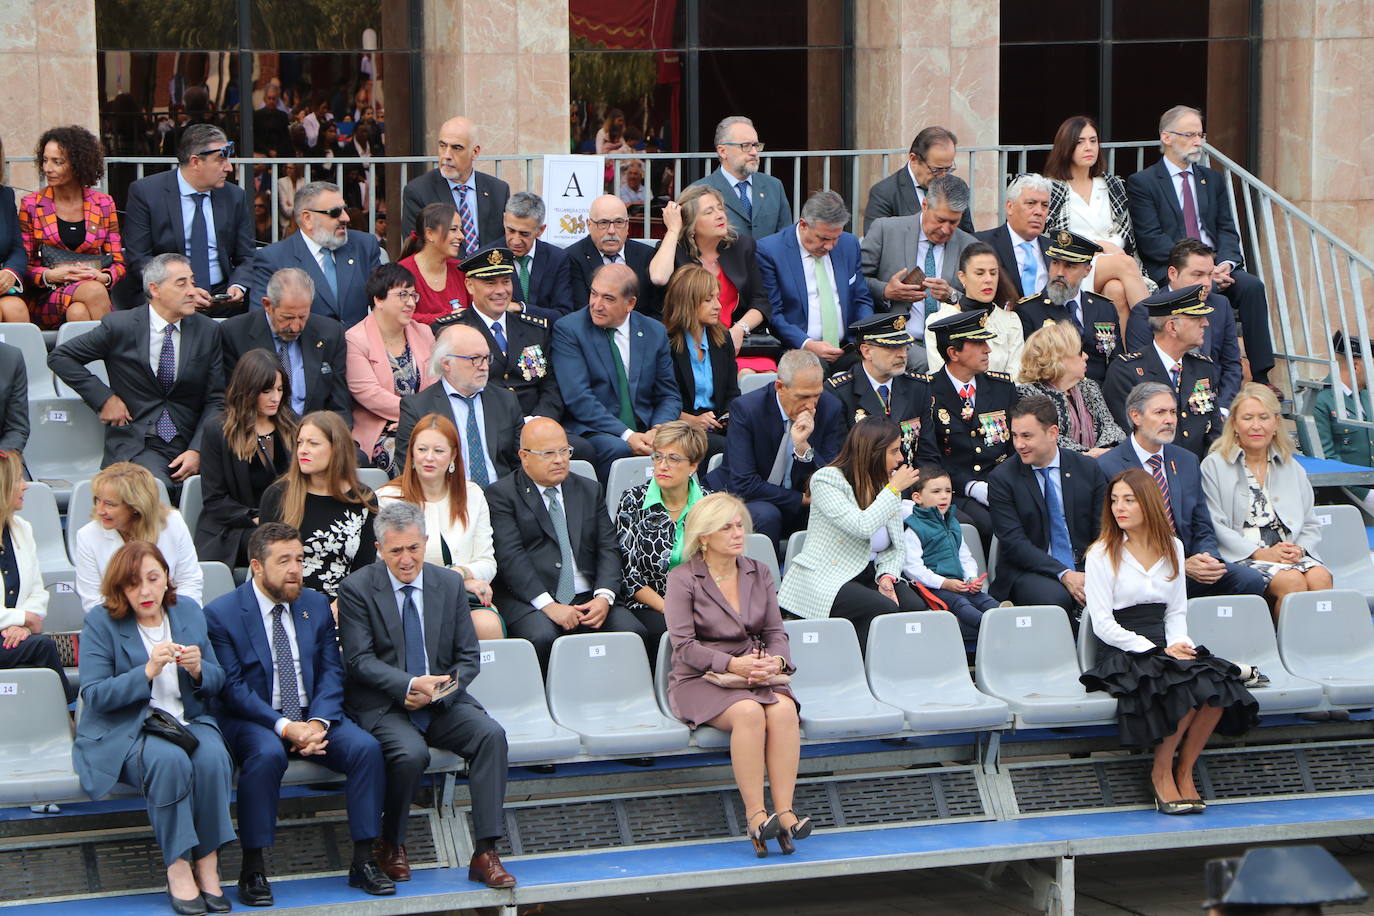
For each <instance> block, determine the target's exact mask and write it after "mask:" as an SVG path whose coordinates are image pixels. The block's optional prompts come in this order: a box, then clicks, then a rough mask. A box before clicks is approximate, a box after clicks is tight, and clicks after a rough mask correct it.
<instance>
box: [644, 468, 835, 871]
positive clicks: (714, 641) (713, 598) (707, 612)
mask: <svg viewBox="0 0 1374 916" xmlns="http://www.w3.org/2000/svg"><path fill="white" fill-rule="evenodd" d="M748 531H749V510H747V509H746V508H745V507H744V503H742V502H741V501H740V500H739V499H737V498H735V497H734V496H731V495H729V494H728V493H713V494H712V495H710V496H706V497H703V498H702V499H701V500H700V501H699V502H698V503H697V504H696V505H695V506H693V507H692V512H691V514H690V515H688V517H687V528H686V532H685V535H684V538H683V546H682V556H683V558H684V561H683V563H682V565H680V566H678V567H676V568H675V569H674V570H673V571H672V572H670V573H669V574H668V588H667V593H666V595H665V596H664V608H663V613H664V616H665V617H666V618H667V624H668V635H669V638H670V639H671V640H672V643H673V669H672V673H671V674H669V676H668V703H669V705H670V706H671V707H672V710H673V715H675V716H677V717H678V718H679V719H682V720H683V721H684V722H686V723H687V724H688V725H690V726H692V727H693V728H695V727H696V726H698V725H711V726H714V727H715V728H718V729H720V730H721V731H727V732H729V733H730V764H731V766H732V768H733V769H734V773H735V784H736V785H737V786H738V787H739V794H740V799H741V800H742V801H743V802H744V810H745V811H746V812H747V813H748V819H749V824H748V830H749V839H750V840H751V841H752V842H753V844H754V852H755V854H757V855H758V857H759V858H763V857H764V856H766V855H768V847H767V845H766V842H767V841H768V840H769V839H771V838H773V837H777V840H778V846H779V847H780V848H781V849H782V851H783V854H784V855H789V854H791V853H792V852H794V851H795V847H794V846H793V845H792V841H793V840H800V839H803V838H804V837H806V836H808V835H809V834H810V833H811V819H810V818H809V817H800V816H798V815H797V814H796V813H795V812H794V811H793V810H792V792H793V789H794V788H795V786H796V782H797V763H798V760H799V758H800V756H801V739H800V734H799V726H798V723H797V701H796V698H795V697H794V696H792V692H791V690H789V689H788V688H787V687H786V686H784V685H776V686H769V684H768V682H769V681H770V680H772V679H775V678H776V677H778V676H779V675H783V674H791V673H792V672H793V671H794V670H795V669H794V668H793V667H792V661H791V654H790V653H789V651H788V648H787V633H786V632H785V631H784V630H783V626H782V614H781V613H779V611H778V594H777V589H776V586H775V585H774V583H773V577H772V575H771V574H770V573H769V572H768V569H767V567H765V566H764V565H763V564H762V563H759V562H757V561H755V560H751V559H750V558H749V557H746V556H744V555H743V554H744V542H745V536H746V535H747V534H748ZM689 558H690V559H689ZM722 680H725V681H729V680H734V681H736V682H738V683H739V685H738V686H732V685H730V684H728V683H725V684H722V683H720V681H722ZM765 772H767V775H768V779H769V782H770V783H771V785H772V790H773V804H774V805H775V806H776V807H777V808H778V810H777V812H776V813H774V814H769V813H768V811H767V809H766V808H765V807H764V803H763V780H764V773H765Z"/></svg>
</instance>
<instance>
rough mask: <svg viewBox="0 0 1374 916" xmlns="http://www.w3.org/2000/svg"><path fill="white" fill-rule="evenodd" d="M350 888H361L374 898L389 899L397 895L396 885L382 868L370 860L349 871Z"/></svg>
mask: <svg viewBox="0 0 1374 916" xmlns="http://www.w3.org/2000/svg"><path fill="white" fill-rule="evenodd" d="M348 886H349V887H356V888H359V889H360V890H361V891H362V892H363V893H364V894H371V895H372V896H374V897H389V896H391V895H392V894H394V893H396V884H395V882H393V881H392V880H391V879H390V878H388V877H387V876H386V872H384V871H382V866H380V865H378V864H377V863H376V862H374V861H372V860H371V859H369V860H368V861H366V862H364V863H363V864H362V865H354V866H353V867H352V868H350V869H349V870H348Z"/></svg>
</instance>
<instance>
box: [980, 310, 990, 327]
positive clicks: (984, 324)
mask: <svg viewBox="0 0 1374 916" xmlns="http://www.w3.org/2000/svg"><path fill="white" fill-rule="evenodd" d="M987 326H988V313H987V312H984V313H983V314H981V315H979V316H978V327H980V328H985V327H987Z"/></svg>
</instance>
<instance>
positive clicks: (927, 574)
mask: <svg viewBox="0 0 1374 916" xmlns="http://www.w3.org/2000/svg"><path fill="white" fill-rule="evenodd" d="M915 505H916V504H915V503H914V502H913V501H912V500H909V499H904V500H902V518H906V517H907V516H909V515H910V514H911V510H912V507H914V506H915ZM947 511H948V512H953V511H954V507H953V506H950V508H949V509H948V510H947ZM902 543H903V544H904V545H905V546H906V560H905V561H904V562H903V563H902V575H903V576H905V577H906V578H907V579H910V580H911V581H912V582H919V583H920V584H922V585H924V586H925V587H926V588H944V587H945V577H944V576H942V575H940V574H939V573H937V572H935V571H934V570H933V569H931V568H930V567H929V566H926V564H925V562H924V552H923V550H922V548H921V539H920V538H919V537H917V536H916V532H914V531H912V530H911V529H910V528H908V527H907V526H906V525H903V526H902ZM959 568H960V569H962V570H963V571H964V578H965V579H977V578H978V564H977V563H975V562H974V561H973V554H971V553H969V549H968V545H967V544H965V543H964V542H963V541H960V542H959Z"/></svg>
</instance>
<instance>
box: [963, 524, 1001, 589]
mask: <svg viewBox="0 0 1374 916" xmlns="http://www.w3.org/2000/svg"><path fill="white" fill-rule="evenodd" d="M979 543H982V542H981V541H980V542H979ZM970 549H971V548H970ZM1001 549H1002V545H1001V544H999V543H997V535H995V534H994V535H993V536H992V541H991V543H989V544H988V581H987V582H986V583H985V586H984V591H986V590H987V589H986V586H987V585H991V584H992V582H993V580H994V579H996V578H997V558H998V554H999V553H1000V552H1001Z"/></svg>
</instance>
